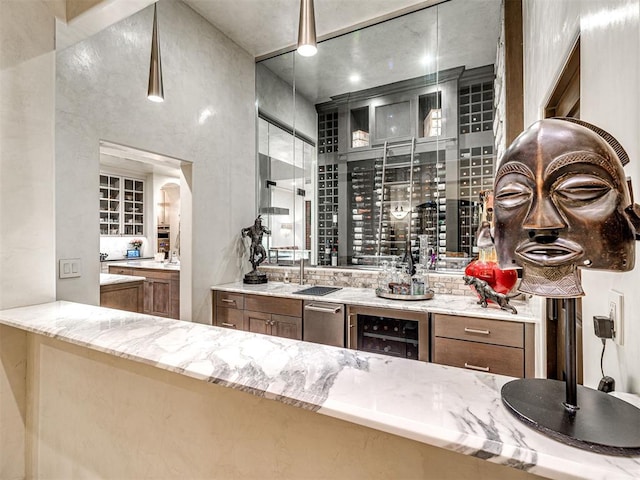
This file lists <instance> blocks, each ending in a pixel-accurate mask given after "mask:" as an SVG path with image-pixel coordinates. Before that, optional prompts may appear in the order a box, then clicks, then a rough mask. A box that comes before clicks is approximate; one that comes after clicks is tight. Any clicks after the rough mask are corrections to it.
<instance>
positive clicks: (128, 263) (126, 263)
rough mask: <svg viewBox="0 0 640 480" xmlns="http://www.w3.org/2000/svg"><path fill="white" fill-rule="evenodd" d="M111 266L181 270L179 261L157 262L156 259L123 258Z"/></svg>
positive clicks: (110, 264) (111, 263)
mask: <svg viewBox="0 0 640 480" xmlns="http://www.w3.org/2000/svg"><path fill="white" fill-rule="evenodd" d="M109 266H110V267H111V266H114V267H128V268H152V269H155V270H178V271H179V270H180V264H179V263H165V262H164V261H163V262H156V261H155V260H123V261H121V262H120V261H118V262H110V263H109Z"/></svg>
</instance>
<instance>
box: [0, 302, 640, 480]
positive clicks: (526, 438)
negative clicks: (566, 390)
mask: <svg viewBox="0 0 640 480" xmlns="http://www.w3.org/2000/svg"><path fill="white" fill-rule="evenodd" d="M0 323H2V324H5V325H9V326H13V327H16V328H20V329H23V330H26V331H29V332H33V333H38V334H41V335H46V336H49V337H55V338H57V339H58V340H61V341H66V342H70V343H73V344H76V345H81V346H85V347H87V348H91V349H94V350H98V351H101V352H105V353H108V354H110V355H115V356H118V357H122V358H127V359H130V360H133V361H137V362H141V363H145V364H149V365H152V366H155V367H157V368H162V369H165V370H169V371H173V372H176V373H179V374H181V375H185V376H188V377H192V378H195V379H199V380H202V381H206V382H211V383H215V384H219V385H223V386H227V387H229V388H234V389H239V390H242V391H245V392H248V393H252V394H254V395H257V396H261V397H265V398H270V399H273V400H277V401H280V402H282V403H285V404H289V405H292V406H296V407H299V408H305V409H308V410H312V411H315V412H317V413H318V414H323V415H328V416H331V417H336V418H340V419H343V420H345V421H348V422H352V423H356V424H360V425H364V426H367V427H370V428H374V429H377V430H382V431H385V432H389V433H392V434H395V435H400V436H402V437H406V438H410V439H413V440H416V441H418V442H423V443H425V444H429V445H434V446H437V447H441V448H444V449H447V450H453V451H455V452H458V453H461V454H466V455H472V456H475V457H478V458H481V459H484V460H487V461H490V462H494V463H498V464H503V465H507V466H510V467H512V468H516V469H520V470H525V471H528V472H531V473H535V474H537V475H541V476H545V477H548V478H554V479H578V478H582V479H594V480H605V479H613V478H616V479H624V478H628V479H633V478H635V479H637V478H640V456H636V457H614V456H608V455H600V454H596V453H591V452H589V451H585V450H581V449H577V448H574V447H570V446H568V445H565V444H562V443H559V442H557V441H555V440H552V439H550V438H548V437H546V436H543V435H541V434H539V433H538V432H536V431H534V430H532V429H530V428H528V427H527V426H525V425H524V424H523V423H521V422H520V421H518V420H517V419H516V418H515V417H514V416H513V415H511V414H510V413H509V412H508V411H507V410H506V408H505V407H504V406H503V404H502V401H501V398H500V389H501V387H502V385H503V384H504V383H506V382H507V381H509V380H510V378H509V377H504V376H499V375H492V374H488V373H482V372H472V371H468V370H463V369H458V368H454V367H446V366H442V365H435V364H431V363H427V362H416V361H412V360H406V359H401V358H393V357H388V356H382V355H377V354H372V353H366V352H361V351H355V350H347V349H342V348H337V347H329V346H324V345H319V344H315V343H308V342H300V341H296V340H290V339H285V338H279V337H271V336H265V335H259V334H254V333H249V332H242V331H236V330H229V329H224V328H217V327H212V326H208V325H201V324H197V323H190V322H184V321H179V320H171V319H167V318H161V317H152V316H149V315H143V314H137V313H130V312H125V311H118V310H112V309H105V308H101V307H96V306H88V305H82V304H77V303H71V302H62V301H60V302H53V303H47V304H42V305H34V306H29V307H20V308H14V309H9V310H2V311H0ZM356 386H357V388H354V387H356Z"/></svg>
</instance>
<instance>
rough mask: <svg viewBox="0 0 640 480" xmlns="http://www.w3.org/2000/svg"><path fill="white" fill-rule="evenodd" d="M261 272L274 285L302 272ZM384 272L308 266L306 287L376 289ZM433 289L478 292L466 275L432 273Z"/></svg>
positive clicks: (264, 268)
mask: <svg viewBox="0 0 640 480" xmlns="http://www.w3.org/2000/svg"><path fill="white" fill-rule="evenodd" d="M260 270H261V271H263V272H265V273H266V274H267V277H268V278H269V280H271V281H273V282H283V281H285V273H286V275H287V276H288V280H289V281H290V282H291V283H299V282H300V269H299V267H298V266H295V267H283V266H275V265H261V266H260ZM380 275H381V272H378V271H372V270H357V269H346V268H344V269H341V268H326V267H305V269H304V277H305V284H306V285H331V286H336V287H355V288H375V287H376V286H377V284H378V277H379V276H380ZM429 286H430V288H431V289H432V290H433V291H434V292H435V293H440V294H449V295H468V296H472V297H473V296H475V292H474V291H473V290H471V288H470V287H469V286H467V285H465V284H464V281H463V280H462V275H457V274H444V273H436V272H433V273H429Z"/></svg>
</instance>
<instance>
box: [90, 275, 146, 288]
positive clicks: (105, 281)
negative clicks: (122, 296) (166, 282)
mask: <svg viewBox="0 0 640 480" xmlns="http://www.w3.org/2000/svg"><path fill="white" fill-rule="evenodd" d="M144 280H146V277H138V276H135V275H116V274H115V273H101V274H100V286H101V287H104V286H105V285H116V284H120V283H131V282H139V281H144Z"/></svg>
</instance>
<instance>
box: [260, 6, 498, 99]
mask: <svg viewBox="0 0 640 480" xmlns="http://www.w3.org/2000/svg"><path fill="white" fill-rule="evenodd" d="M321 2H322V0H319V1H317V2H316V4H321ZM500 8H501V0H450V1H448V2H445V3H441V4H438V5H437V6H435V7H432V8H425V9H421V10H419V11H415V12H412V13H411V14H408V15H403V16H401V17H398V18H394V19H391V20H388V21H385V22H382V23H378V24H376V25H372V26H369V27H368V28H363V29H360V30H358V31H355V32H352V33H349V34H347V35H342V36H339V37H336V38H331V39H329V40H326V41H323V42H320V43H319V44H318V53H317V54H316V55H315V56H313V57H302V56H300V55H297V54H295V53H294V52H289V53H286V54H282V55H279V56H275V57H272V58H269V59H266V60H264V61H262V62H261V64H262V65H264V66H266V67H267V68H268V69H269V70H271V71H272V72H273V73H275V74H276V75H277V76H278V77H280V78H282V79H283V80H285V82H287V83H289V84H293V83H294V82H293V78H294V72H295V87H296V92H298V93H300V94H302V95H303V96H304V97H305V98H306V99H308V100H309V101H311V103H314V104H316V103H321V102H326V101H328V100H330V97H332V96H335V95H339V94H344V93H349V92H354V91H359V90H364V89H367V88H372V87H376V86H380V85H388V84H390V83H394V82H399V81H402V80H407V79H410V78H416V77H420V76H423V75H426V74H430V73H435V72H438V71H443V70H447V69H449V68H455V67H459V66H464V67H465V68H466V69H471V68H475V67H481V66H484V65H489V64H493V63H494V61H495V57H496V49H497V43H498V37H499V34H500Z"/></svg>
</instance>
